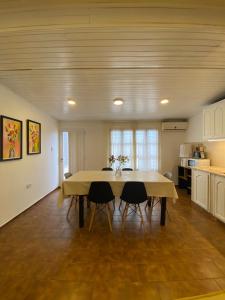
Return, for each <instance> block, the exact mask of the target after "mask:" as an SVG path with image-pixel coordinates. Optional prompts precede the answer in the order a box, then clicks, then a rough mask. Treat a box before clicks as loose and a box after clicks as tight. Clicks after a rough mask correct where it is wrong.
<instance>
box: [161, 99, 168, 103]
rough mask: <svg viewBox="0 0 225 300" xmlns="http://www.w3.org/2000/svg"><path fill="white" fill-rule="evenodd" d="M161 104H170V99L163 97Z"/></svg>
mask: <svg viewBox="0 0 225 300" xmlns="http://www.w3.org/2000/svg"><path fill="white" fill-rule="evenodd" d="M160 103H161V104H168V103H169V100H168V99H163V100H161V101H160Z"/></svg>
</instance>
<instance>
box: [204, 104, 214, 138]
mask: <svg viewBox="0 0 225 300" xmlns="http://www.w3.org/2000/svg"><path fill="white" fill-rule="evenodd" d="M212 115H213V113H212V109H211V108H205V109H204V110H203V139H204V140H205V141H207V140H208V139H209V138H210V137H211V136H212V131H213V128H212V125H213V120H212Z"/></svg>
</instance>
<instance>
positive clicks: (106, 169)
mask: <svg viewBox="0 0 225 300" xmlns="http://www.w3.org/2000/svg"><path fill="white" fill-rule="evenodd" d="M102 171H113V168H109V167H106V168H102Z"/></svg>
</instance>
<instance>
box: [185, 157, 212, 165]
mask: <svg viewBox="0 0 225 300" xmlns="http://www.w3.org/2000/svg"><path fill="white" fill-rule="evenodd" d="M208 166H210V159H201V158H188V159H187V167H208Z"/></svg>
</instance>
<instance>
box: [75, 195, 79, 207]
mask: <svg viewBox="0 0 225 300" xmlns="http://www.w3.org/2000/svg"><path fill="white" fill-rule="evenodd" d="M78 201H79V196H75V210H76V209H77V203H78Z"/></svg>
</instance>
